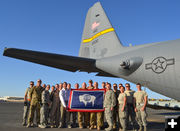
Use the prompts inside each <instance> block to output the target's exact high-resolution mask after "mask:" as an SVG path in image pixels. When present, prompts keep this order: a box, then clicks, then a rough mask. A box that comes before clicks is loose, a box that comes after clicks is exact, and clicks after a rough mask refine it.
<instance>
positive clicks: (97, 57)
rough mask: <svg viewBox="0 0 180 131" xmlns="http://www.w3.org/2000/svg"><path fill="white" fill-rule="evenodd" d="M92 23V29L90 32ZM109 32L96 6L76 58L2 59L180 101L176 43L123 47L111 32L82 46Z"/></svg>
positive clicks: (21, 54) (12, 53) (34, 55)
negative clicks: (117, 82)
mask: <svg viewBox="0 0 180 131" xmlns="http://www.w3.org/2000/svg"><path fill="white" fill-rule="evenodd" d="M94 22H96V27H95V28H94V29H92V24H93V23H94ZM98 23H99V24H98ZM109 28H112V25H111V23H110V21H109V19H108V17H107V16H106V14H105V12H104V10H103V8H102V6H101V4H100V3H99V2H97V3H95V4H94V5H93V6H92V7H91V8H90V9H89V10H88V13H87V16H86V21H85V26H84V31H83V35H82V42H81V46H80V51H79V57H74V56H67V55H60V54H59V55H58V54H52V53H43V52H37V51H28V50H22V49H14V48H7V49H5V51H4V55H5V56H9V57H14V58H17V59H22V60H26V61H30V62H34V63H38V64H42V65H46V66H51V67H55V68H59V69H63V70H68V71H72V72H75V71H85V72H97V73H98V74H97V76H112V77H114V76H115V77H120V78H123V79H126V80H128V81H131V82H133V83H141V84H142V85H143V86H145V87H148V88H149V89H150V90H152V91H155V92H158V93H160V94H163V95H165V96H167V97H171V98H174V99H176V100H180V95H179V94H180V90H179V85H180V68H179V67H180V54H179V49H180V39H179V40H172V41H165V42H157V43H151V44H144V45H138V46H133V47H123V46H122V44H121V42H120V40H119V39H118V37H117V35H116V33H115V31H110V32H108V33H105V34H102V35H100V36H98V37H96V38H94V39H93V40H91V41H89V42H85V43H83V40H85V39H89V38H92V37H93V36H94V35H96V34H97V33H99V32H101V31H103V30H106V29H109Z"/></svg>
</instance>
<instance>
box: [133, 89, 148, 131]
mask: <svg viewBox="0 0 180 131" xmlns="http://www.w3.org/2000/svg"><path fill="white" fill-rule="evenodd" d="M146 96H148V95H147V93H146V92H145V91H137V92H135V93H134V98H135V99H136V108H137V110H138V111H137V112H136V118H137V122H138V125H139V126H140V128H141V127H142V125H143V126H144V127H146V126H147V121H146V117H147V113H146V109H144V111H142V110H141V108H142V107H143V106H144V98H145V97H146Z"/></svg>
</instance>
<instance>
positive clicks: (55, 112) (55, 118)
mask: <svg viewBox="0 0 180 131" xmlns="http://www.w3.org/2000/svg"><path fill="white" fill-rule="evenodd" d="M51 97H52V106H51V111H50V125H51V126H54V125H55V126H56V127H58V125H59V115H60V114H59V111H60V109H59V108H60V99H59V90H55V91H54V92H52V94H51ZM54 122H55V123H54Z"/></svg>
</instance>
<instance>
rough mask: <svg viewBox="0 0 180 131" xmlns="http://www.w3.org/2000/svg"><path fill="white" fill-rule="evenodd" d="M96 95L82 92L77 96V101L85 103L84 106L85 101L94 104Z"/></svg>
mask: <svg viewBox="0 0 180 131" xmlns="http://www.w3.org/2000/svg"><path fill="white" fill-rule="evenodd" d="M95 99H96V97H95V96H92V95H89V94H84V95H81V96H79V101H80V102H83V103H84V104H85V106H86V105H87V103H88V102H89V103H92V106H94V101H95Z"/></svg>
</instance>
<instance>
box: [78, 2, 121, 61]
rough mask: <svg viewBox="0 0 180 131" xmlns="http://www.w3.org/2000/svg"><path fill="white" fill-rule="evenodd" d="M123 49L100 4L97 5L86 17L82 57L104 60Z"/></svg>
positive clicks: (80, 53) (81, 50)
mask: <svg viewBox="0 0 180 131" xmlns="http://www.w3.org/2000/svg"><path fill="white" fill-rule="evenodd" d="M121 48H123V46H122V44H121V42H120V40H119V39H118V37H117V35H116V33H115V31H114V28H113V27H112V25H111V23H110V21H109V19H108V17H107V16H106V14H105V12H104V10H103V8H102V6H101V4H100V2H97V3H95V4H94V5H93V6H92V7H91V8H90V9H89V10H88V13H87V16H86V21H85V25H84V31H83V35H82V41H81V47H80V51H79V56H80V57H86V58H94V59H98V58H104V57H109V56H113V55H117V54H118V53H119V52H120V50H121Z"/></svg>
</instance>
